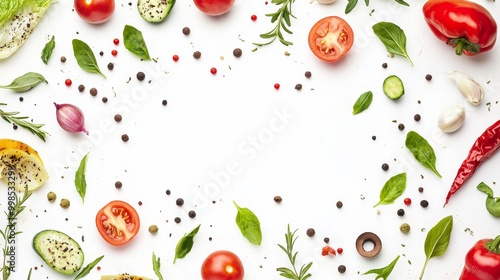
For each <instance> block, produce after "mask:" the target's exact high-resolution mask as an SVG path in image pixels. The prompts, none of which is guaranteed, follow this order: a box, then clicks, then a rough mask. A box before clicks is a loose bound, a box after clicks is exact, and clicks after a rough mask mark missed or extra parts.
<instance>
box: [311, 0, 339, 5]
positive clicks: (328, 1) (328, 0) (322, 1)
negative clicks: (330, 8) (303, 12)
mask: <svg viewBox="0 0 500 280" xmlns="http://www.w3.org/2000/svg"><path fill="white" fill-rule="evenodd" d="M335 1H337V0H316V2H318V3H319V4H324V5H328V4H332V3H334V2H335Z"/></svg>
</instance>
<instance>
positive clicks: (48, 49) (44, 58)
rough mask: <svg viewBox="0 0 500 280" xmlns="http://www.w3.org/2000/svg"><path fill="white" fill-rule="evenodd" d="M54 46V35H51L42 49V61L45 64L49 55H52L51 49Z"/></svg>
mask: <svg viewBox="0 0 500 280" xmlns="http://www.w3.org/2000/svg"><path fill="white" fill-rule="evenodd" d="M55 47H56V41H55V37H54V36H52V38H51V39H50V41H49V42H48V43H47V44H45V47H44V48H43V50H42V61H43V63H45V64H47V63H48V62H49V59H50V57H51V56H52V51H53V50H54V48H55Z"/></svg>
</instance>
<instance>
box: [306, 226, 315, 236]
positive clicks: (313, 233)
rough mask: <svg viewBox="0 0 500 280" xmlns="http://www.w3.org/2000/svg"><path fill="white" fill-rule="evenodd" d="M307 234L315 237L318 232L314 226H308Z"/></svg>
mask: <svg viewBox="0 0 500 280" xmlns="http://www.w3.org/2000/svg"><path fill="white" fill-rule="evenodd" d="M306 234H307V236H309V237H313V236H314V235H315V234H316V231H315V230H314V229H313V228H308V229H307V231H306Z"/></svg>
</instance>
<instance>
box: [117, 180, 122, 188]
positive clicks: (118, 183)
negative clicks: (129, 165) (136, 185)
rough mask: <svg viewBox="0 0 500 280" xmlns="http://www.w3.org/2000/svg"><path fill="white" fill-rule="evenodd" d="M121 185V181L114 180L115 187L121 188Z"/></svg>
mask: <svg viewBox="0 0 500 280" xmlns="http://www.w3.org/2000/svg"><path fill="white" fill-rule="evenodd" d="M122 186H123V184H122V182H120V181H116V182H115V188H117V189H121V188H122Z"/></svg>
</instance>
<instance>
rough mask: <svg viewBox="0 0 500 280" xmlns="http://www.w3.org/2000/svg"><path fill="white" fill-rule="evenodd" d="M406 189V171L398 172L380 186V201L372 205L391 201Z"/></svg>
mask: <svg viewBox="0 0 500 280" xmlns="http://www.w3.org/2000/svg"><path fill="white" fill-rule="evenodd" d="M405 189H406V173H405V172H403V173H400V174H397V175H394V176H392V177H391V178H389V180H387V182H386V183H385V184H384V186H383V187H382V190H381V191H380V201H379V202H378V203H377V204H375V206H373V207H377V206H378V205H380V204H391V203H393V202H394V201H395V200H396V199H397V198H398V197H399V196H401V194H403V192H404V191H405Z"/></svg>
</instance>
